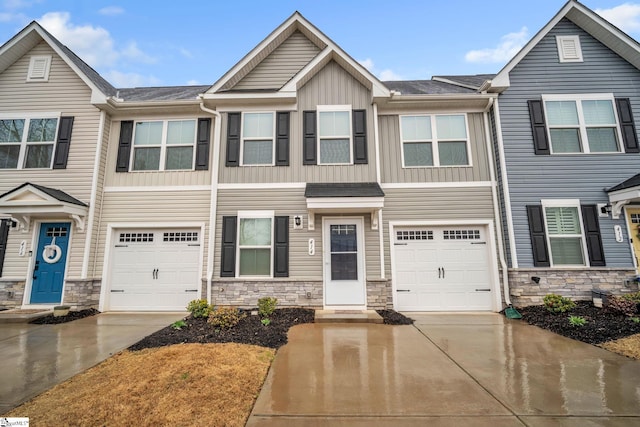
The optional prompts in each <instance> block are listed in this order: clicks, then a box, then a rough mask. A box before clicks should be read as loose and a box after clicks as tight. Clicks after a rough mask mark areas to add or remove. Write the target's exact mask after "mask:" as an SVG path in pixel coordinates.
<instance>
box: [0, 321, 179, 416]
mask: <svg viewBox="0 0 640 427" xmlns="http://www.w3.org/2000/svg"><path fill="white" fill-rule="evenodd" d="M185 314H186V313H161V314H160V313H149V314H139V313H136V314H132V313H106V314H99V315H97V316H92V317H87V318H84V319H80V320H76V321H73V322H69V323H62V324H59V325H29V324H24V323H7V324H0V364H1V369H0V414H3V413H5V412H7V411H9V410H10V409H12V408H14V407H16V406H18V405H19V404H21V403H23V402H25V401H27V400H29V399H31V398H32V397H35V396H37V395H38V394H40V393H42V392H44V391H46V390H48V389H50V388H51V387H53V386H54V385H56V384H58V383H61V382H63V381H65V380H66V379H68V378H70V377H72V376H74V375H76V374H78V373H80V372H82V371H84V370H86V369H88V368H90V367H92V366H94V365H96V364H98V363H100V362H102V361H103V360H105V359H107V358H108V357H109V356H111V355H112V354H114V353H117V352H118V351H120V350H122V349H125V348H127V347H129V346H130V345H131V344H134V343H136V342H138V341H139V340H140V339H141V338H144V337H145V336H147V335H149V334H151V333H153V332H155V331H157V330H159V329H162V328H163V327H165V326H168V325H169V324H171V323H173V322H175V321H176V320H178V319H181V318H182V317H184V316H185Z"/></svg>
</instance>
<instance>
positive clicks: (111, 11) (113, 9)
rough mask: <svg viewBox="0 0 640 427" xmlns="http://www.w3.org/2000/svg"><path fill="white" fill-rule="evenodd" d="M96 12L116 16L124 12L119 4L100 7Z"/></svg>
mask: <svg viewBox="0 0 640 427" xmlns="http://www.w3.org/2000/svg"><path fill="white" fill-rule="evenodd" d="M98 13H99V14H100V15H105V16H116V15H122V14H123V13H124V9H123V8H121V7H120V6H107V7H103V8H102V9H100V10H99V11H98Z"/></svg>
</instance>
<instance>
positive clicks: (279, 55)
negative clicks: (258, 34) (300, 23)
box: [233, 31, 320, 90]
mask: <svg viewBox="0 0 640 427" xmlns="http://www.w3.org/2000/svg"><path fill="white" fill-rule="evenodd" d="M319 52H320V49H319V48H318V47H317V46H316V45H315V44H313V43H312V42H311V40H309V39H308V38H306V37H305V36H304V35H303V34H302V33H301V32H299V31H296V32H294V33H293V34H291V36H290V37H289V38H288V39H287V40H285V41H284V42H283V43H282V44H281V45H280V46H278V47H277V48H276V50H274V51H273V52H271V54H269V56H267V57H266V58H265V59H264V60H263V61H262V62H260V63H259V64H258V65H257V66H256V67H255V68H254V69H253V70H252V71H251V72H249V74H247V75H246V76H245V77H244V78H243V79H242V80H240V81H239V82H238V84H236V85H235V86H234V87H233V89H239V90H260V89H280V88H281V87H282V86H284V84H285V83H287V82H288V81H289V80H291V78H292V77H293V76H295V75H296V74H297V73H298V71H300V70H301V69H302V68H303V67H304V66H305V65H307V64H308V63H309V62H310V61H311V60H312V59H313V58H314V57H315V56H316V55H317V54H318V53H319Z"/></svg>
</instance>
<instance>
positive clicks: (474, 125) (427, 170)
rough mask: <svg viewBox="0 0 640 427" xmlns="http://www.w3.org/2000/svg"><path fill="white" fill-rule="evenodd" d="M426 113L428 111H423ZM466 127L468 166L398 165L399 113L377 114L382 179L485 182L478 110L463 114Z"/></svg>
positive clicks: (486, 166) (482, 130) (485, 161)
mask: <svg viewBox="0 0 640 427" xmlns="http://www.w3.org/2000/svg"><path fill="white" fill-rule="evenodd" d="M424 114H429V112H428V111H427V112H424ZM467 122H468V127H469V145H470V153H469V159H470V162H471V165H472V166H469V167H423V168H403V167H402V141H401V140H400V116H395V115H394V116H380V117H379V118H378V123H379V127H380V151H381V152H380V163H381V164H380V167H381V175H382V182H385V183H386V182H397V183H414V182H464V181H489V180H490V175H489V163H488V159H487V145H486V144H487V141H486V136H485V135H486V133H485V128H484V119H483V116H482V114H481V113H470V114H467Z"/></svg>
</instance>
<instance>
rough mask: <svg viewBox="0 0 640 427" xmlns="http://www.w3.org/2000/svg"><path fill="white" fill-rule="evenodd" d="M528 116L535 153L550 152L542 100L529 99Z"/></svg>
mask: <svg viewBox="0 0 640 427" xmlns="http://www.w3.org/2000/svg"><path fill="white" fill-rule="evenodd" d="M527 102H528V103H529V117H530V118H531V130H532V131H533V147H534V150H535V153H536V154H551V148H550V147H549V138H548V136H547V125H546V123H545V120H544V109H543V108H542V100H540V99H530V100H529V101H527Z"/></svg>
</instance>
